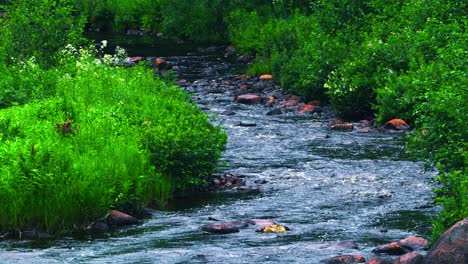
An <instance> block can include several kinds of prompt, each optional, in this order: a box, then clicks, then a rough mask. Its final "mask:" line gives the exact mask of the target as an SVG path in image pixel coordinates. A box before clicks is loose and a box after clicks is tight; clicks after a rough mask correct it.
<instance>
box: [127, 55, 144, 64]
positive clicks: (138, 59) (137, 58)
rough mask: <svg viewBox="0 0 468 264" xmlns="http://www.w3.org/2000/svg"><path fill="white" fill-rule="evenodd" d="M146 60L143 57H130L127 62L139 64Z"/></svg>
mask: <svg viewBox="0 0 468 264" xmlns="http://www.w3.org/2000/svg"><path fill="white" fill-rule="evenodd" d="M144 60H145V57H141V56H136V57H128V58H127V61H131V62H134V63H139V62H140V61H144Z"/></svg>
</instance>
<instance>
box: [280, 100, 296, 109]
mask: <svg viewBox="0 0 468 264" xmlns="http://www.w3.org/2000/svg"><path fill="white" fill-rule="evenodd" d="M298 103H299V102H298V101H297V100H296V99H294V98H292V99H289V100H287V101H286V102H283V103H281V105H280V106H281V107H290V106H296V105H297V104H298Z"/></svg>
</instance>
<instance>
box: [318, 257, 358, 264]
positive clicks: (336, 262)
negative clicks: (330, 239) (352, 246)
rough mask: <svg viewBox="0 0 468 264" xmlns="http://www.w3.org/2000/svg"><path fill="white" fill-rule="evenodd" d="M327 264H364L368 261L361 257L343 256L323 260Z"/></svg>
mask: <svg viewBox="0 0 468 264" xmlns="http://www.w3.org/2000/svg"><path fill="white" fill-rule="evenodd" d="M321 262H323V263H326V264H345V263H364V262H366V259H365V258H364V257H363V256H361V255H341V256H336V257H331V258H327V259H324V260H322V261H321Z"/></svg>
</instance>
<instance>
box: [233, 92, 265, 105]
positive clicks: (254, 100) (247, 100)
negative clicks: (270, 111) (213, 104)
mask: <svg viewBox="0 0 468 264" xmlns="http://www.w3.org/2000/svg"><path fill="white" fill-rule="evenodd" d="M235 100H236V102H238V103H240V104H258V103H260V102H261V101H262V98H261V97H260V96H259V95H256V94H242V95H238V96H236V98H235Z"/></svg>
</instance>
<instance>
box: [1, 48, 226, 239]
mask: <svg viewBox="0 0 468 264" xmlns="http://www.w3.org/2000/svg"><path fill="white" fill-rule="evenodd" d="M73 65H74V66H73ZM65 69H66V70H65ZM56 70H57V71H61V72H60V73H61V74H58V75H57V76H61V77H57V79H56V95H54V96H51V97H48V98H43V99H37V100H32V101H29V102H25V103H24V104H23V105H19V106H12V107H9V108H6V109H3V110H0V139H1V143H0V160H1V161H2V162H1V163H0V182H1V184H0V202H1V203H2V214H1V215H0V230H1V231H9V230H12V229H20V230H28V229H37V230H43V231H47V232H50V233H60V232H66V231H70V230H73V229H76V228H78V229H80V228H83V227H85V226H86V225H88V224H89V223H91V222H92V221H94V220H96V219H98V218H100V217H102V216H104V215H105V214H106V212H107V210H109V208H132V209H133V210H138V208H141V207H143V206H148V205H159V206H160V205H164V203H165V202H166V201H167V199H168V198H169V197H170V195H171V194H172V192H173V191H174V190H176V189H183V188H184V187H186V186H190V185H195V184H201V183H203V182H204V181H205V180H206V177H207V176H208V175H210V174H211V173H212V172H213V170H215V169H216V168H217V165H218V163H217V162H218V159H219V157H220V153H221V151H222V149H223V148H224V144H225V142H226V135H225V133H224V132H223V131H222V130H221V129H220V128H219V127H215V126H213V125H211V124H210V123H209V121H208V118H207V116H206V114H204V113H203V112H201V110H200V109H199V108H198V107H196V106H195V105H193V104H191V103H189V99H190V98H189V96H188V95H187V94H185V93H183V92H182V91H180V90H179V89H178V88H176V87H175V86H173V85H172V84H167V83H164V82H162V81H160V80H155V79H154V78H153V73H152V72H151V70H149V69H146V68H144V67H137V68H132V69H126V68H117V67H109V66H107V65H104V64H101V63H96V61H94V59H93V58H91V57H86V56H84V57H81V58H80V59H78V61H74V62H73V63H71V64H69V65H68V66H67V67H62V68H57V69H56ZM34 71H38V72H39V71H42V70H41V69H40V68H35V69H34ZM31 75H32V74H31ZM35 76H36V75H35ZM37 76H41V75H40V74H37ZM31 78H32V77H31ZM36 81H39V80H36Z"/></svg>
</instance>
